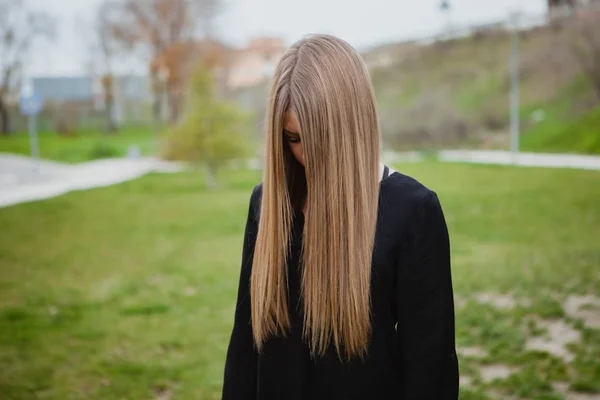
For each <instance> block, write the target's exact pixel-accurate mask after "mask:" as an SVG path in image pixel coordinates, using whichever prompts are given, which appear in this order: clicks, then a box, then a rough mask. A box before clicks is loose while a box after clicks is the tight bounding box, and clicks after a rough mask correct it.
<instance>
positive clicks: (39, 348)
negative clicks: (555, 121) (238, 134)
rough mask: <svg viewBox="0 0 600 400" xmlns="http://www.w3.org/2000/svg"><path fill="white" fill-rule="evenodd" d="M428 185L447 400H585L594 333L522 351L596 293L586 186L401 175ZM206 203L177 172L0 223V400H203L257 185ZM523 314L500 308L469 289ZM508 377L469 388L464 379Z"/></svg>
mask: <svg viewBox="0 0 600 400" xmlns="http://www.w3.org/2000/svg"><path fill="white" fill-rule="evenodd" d="M400 169H401V170H402V171H404V172H405V173H408V174H410V175H412V176H415V177H417V178H418V179H420V180H421V181H422V182H424V183H425V184H427V185H428V186H430V187H432V188H434V189H435V190H436V191H437V192H438V194H439V196H440V199H441V201H442V203H443V205H444V209H445V212H446V216H447V220H448V224H449V229H450V233H451V238H452V251H453V254H452V256H453V275H454V286H455V292H456V296H457V298H462V299H464V300H465V306H464V307H461V308H457V343H458V345H459V346H477V347H481V348H482V349H483V350H485V351H486V353H487V354H488V355H487V356H486V357H484V358H483V359H476V358H468V357H465V358H462V359H461V371H462V373H463V374H465V375H468V376H470V377H471V378H472V379H473V383H472V385H471V387H470V388H466V387H465V388H463V390H462V392H461V398H462V399H467V400H468V399H486V398H489V397H488V396H489V393H492V392H495V393H500V396H501V397H502V398H506V397H511V396H515V397H521V398H527V399H538V400H541V399H560V396H559V395H558V393H555V392H554V391H553V388H552V386H551V385H550V383H551V382H553V381H554V382H558V381H562V382H568V383H569V384H570V385H571V388H572V389H573V390H575V389H577V390H580V391H585V392H600V387H599V384H598V382H600V331H598V330H593V329H590V328H588V327H586V326H585V325H583V324H581V323H576V322H574V325H575V326H576V327H577V328H578V329H579V330H580V331H581V332H582V340H581V341H580V342H579V343H577V344H576V345H574V346H573V349H572V351H573V352H574V354H575V355H576V358H575V360H574V361H573V362H572V363H565V362H564V361H562V360H561V359H558V358H556V357H553V356H550V355H548V354H545V353H541V352H529V351H525V349H524V343H525V341H526V339H527V337H528V336H529V335H540V334H543V329H539V328H537V327H536V326H535V323H534V322H533V321H532V318H533V317H534V316H540V318H563V316H564V313H563V312H562V311H561V303H560V302H559V301H556V300H555V299H557V298H559V299H561V298H564V297H565V296H567V295H568V294H570V293H582V294H583V293H594V294H596V295H600V276H599V275H598V265H600V246H599V245H598V240H597V239H598V236H599V235H600V208H599V207H598V198H600V174H599V173H597V172H592V171H574V170H550V169H548V170H545V169H519V168H511V167H493V166H467V165H441V164H436V163H433V162H431V163H422V164H410V165H404V166H401V168H400ZM223 178H224V179H223V182H224V188H222V189H220V190H218V191H216V192H212V193H211V192H208V191H206V190H205V188H204V186H203V182H204V179H203V177H201V176H198V175H197V174H196V173H193V172H186V173H181V174H176V175H151V176H148V177H145V178H143V179H140V180H136V181H133V182H128V183H125V184H121V185H117V186H113V187H108V188H103V189H97V190H91V191H85V192H76V193H71V194H68V195H66V196H62V197H58V198H54V199H50V200H46V201H41V202H36V203H29V204H22V205H18V206H13V207H10V208H6V209H1V210H0V226H3V227H9V228H8V229H3V230H0V326H2V329H0V398H2V399H16V400H21V399H60V400H68V399H88V398H99V399H107V400H111V399H125V398H126V399H149V398H162V399H165V398H172V399H192V398H193V399H218V398H220V386H221V381H222V370H223V363H224V357H225V351H226V348H227V344H228V339H229V334H230V329H231V324H232V321H233V311H234V302H235V295H236V290H237V283H238V282H237V280H238V274H239V257H240V251H241V239H242V231H243V224H244V221H245V214H246V212H247V209H248V198H249V194H250V190H251V188H252V187H253V185H254V184H255V183H256V182H257V181H258V180H259V179H260V177H259V175H258V173H255V172H249V171H237V172H232V173H230V174H228V175H227V176H225V177H223ZM484 291H485V292H493V293H511V294H512V295H514V296H515V297H518V298H525V299H529V300H530V304H529V305H519V306H518V307H516V308H515V309H510V310H503V309H498V308H494V307H492V306H490V305H485V304H480V303H478V302H476V301H474V294H475V293H478V292H484ZM489 363H502V364H506V365H509V366H513V367H515V368H518V372H516V373H515V374H513V375H512V376H511V377H509V378H507V379H504V380H497V381H494V382H492V383H484V382H483V380H482V379H481V377H480V376H479V372H478V371H479V367H480V366H481V365H485V364H489Z"/></svg>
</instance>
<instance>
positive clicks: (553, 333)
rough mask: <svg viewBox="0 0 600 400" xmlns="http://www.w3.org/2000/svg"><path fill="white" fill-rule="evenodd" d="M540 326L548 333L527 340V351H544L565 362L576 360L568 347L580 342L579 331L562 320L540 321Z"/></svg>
mask: <svg viewBox="0 0 600 400" xmlns="http://www.w3.org/2000/svg"><path fill="white" fill-rule="evenodd" d="M538 325H539V326H540V327H542V328H545V329H546V330H547V331H548V333H547V335H545V336H541V337H534V338H530V339H529V340H527V342H526V343H525V348H526V349H527V350H537V351H544V352H546V353H549V354H552V355H554V356H556V357H559V358H561V359H562V360H564V361H565V362H571V361H573V360H574V359H575V356H574V355H573V354H572V353H571V352H570V351H569V350H567V348H566V345H567V344H569V343H575V342H578V341H579V339H580V337H581V334H580V333H579V331H577V330H575V329H573V327H572V326H571V325H569V324H567V323H566V322H564V321H562V320H555V321H546V320H540V321H538Z"/></svg>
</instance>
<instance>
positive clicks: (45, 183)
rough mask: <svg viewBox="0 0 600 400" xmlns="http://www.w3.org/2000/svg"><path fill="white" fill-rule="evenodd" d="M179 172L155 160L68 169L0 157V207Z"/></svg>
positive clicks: (176, 167)
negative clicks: (154, 175) (160, 173)
mask: <svg viewBox="0 0 600 400" xmlns="http://www.w3.org/2000/svg"><path fill="white" fill-rule="evenodd" d="M180 169H181V166H180V165H179V164H175V163H167V162H164V161H160V160H157V159H154V158H139V159H105V160H98V161H91V162H87V163H83V164H76V165H68V164H60V163H55V162H50V161H40V162H39V163H36V162H34V161H33V160H31V159H30V158H28V157H23V156H18V155H14V154H6V153H0V207H6V206H10V205H13V204H18V203H23V202H28V201H35V200H41V199H47V198H50V197H55V196H59V195H61V194H64V193H67V192H70V191H73V190H84V189H91V188H96V187H102V186H109V185H114V184H117V183H121V182H125V181H128V180H132V179H136V178H139V177H141V176H143V175H145V174H147V173H150V172H174V171H178V170H180Z"/></svg>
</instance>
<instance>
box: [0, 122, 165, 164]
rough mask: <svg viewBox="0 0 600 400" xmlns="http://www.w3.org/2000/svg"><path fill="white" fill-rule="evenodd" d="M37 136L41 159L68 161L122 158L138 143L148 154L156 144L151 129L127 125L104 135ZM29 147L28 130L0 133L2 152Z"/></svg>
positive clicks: (24, 150)
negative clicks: (1, 134)
mask: <svg viewBox="0 0 600 400" xmlns="http://www.w3.org/2000/svg"><path fill="white" fill-rule="evenodd" d="M38 137H39V139H38V140H39V149H40V157H41V158H44V159H47V160H53V161H61V162H67V163H79V162H84V161H90V160H94V159H98V158H107V157H122V156H125V155H126V154H127V151H128V149H129V147H130V146H137V147H138V148H139V149H140V151H141V152H142V154H149V153H151V152H152V151H153V149H154V146H155V139H154V138H153V136H152V132H151V130H150V129H149V128H143V127H142V128H139V127H125V128H123V129H121V130H120V131H119V132H117V133H113V134H109V135H103V134H102V133H101V132H99V131H82V132H79V133H78V134H77V135H75V136H61V135H59V134H57V133H56V132H40V133H39V136H38ZM29 146H30V144H29V136H28V134H27V133H26V132H19V133H15V134H12V135H10V136H0V153H16V154H23V155H30V147H29Z"/></svg>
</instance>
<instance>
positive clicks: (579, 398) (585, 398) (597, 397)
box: [552, 382, 600, 400]
mask: <svg viewBox="0 0 600 400" xmlns="http://www.w3.org/2000/svg"><path fill="white" fill-rule="evenodd" d="M552 387H554V390H556V391H557V392H558V393H560V394H562V395H563V396H564V397H565V400H600V394H598V393H575V392H571V391H569V384H568V383H564V382H558V383H553V384H552Z"/></svg>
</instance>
